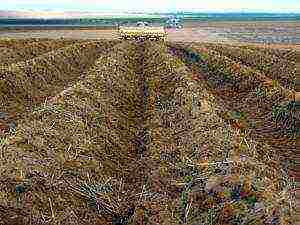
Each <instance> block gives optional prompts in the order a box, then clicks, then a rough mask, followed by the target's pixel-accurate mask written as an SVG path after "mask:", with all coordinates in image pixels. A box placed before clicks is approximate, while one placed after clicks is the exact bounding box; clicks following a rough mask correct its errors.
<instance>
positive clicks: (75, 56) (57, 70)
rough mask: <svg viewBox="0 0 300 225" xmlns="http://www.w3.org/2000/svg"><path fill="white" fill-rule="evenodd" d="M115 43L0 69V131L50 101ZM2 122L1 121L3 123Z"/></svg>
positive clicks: (84, 46)
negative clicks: (12, 121) (27, 112)
mask: <svg viewBox="0 0 300 225" xmlns="http://www.w3.org/2000/svg"><path fill="white" fill-rule="evenodd" d="M116 43H117V42H115V41H103V42H85V43H76V44H73V45H70V46H67V47H65V48H61V49H59V50H54V51H51V52H49V53H45V54H43V55H41V56H39V57H36V58H33V59H30V60H26V61H22V62H19V63H15V64H10V65H9V66H7V67H1V70H0V78H1V80H0V107H1V116H0V124H2V125H1V128H0V129H1V130H2V132H1V133H3V132H7V131H8V130H9V123H10V122H11V120H16V119H18V118H21V117H22V115H24V113H25V112H26V111H28V110H29V111H30V110H32V108H34V107H35V106H37V105H39V104H42V103H44V102H45V101H47V100H51V98H52V97H53V96H55V95H56V94H58V93H59V92H61V91H62V90H64V89H65V88H66V87H68V86H69V85H70V84H72V82H76V81H77V80H78V79H79V78H80V77H84V75H85V71H86V70H87V69H88V68H89V67H90V66H91V65H92V64H93V63H94V61H95V60H96V58H97V57H98V55H99V54H103V53H105V52H107V51H109V49H110V48H111V47H112V46H113V45H115V44H116ZM4 120H5V121H4Z"/></svg>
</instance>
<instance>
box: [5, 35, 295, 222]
mask: <svg viewBox="0 0 300 225" xmlns="http://www.w3.org/2000/svg"><path fill="white" fill-rule="evenodd" d="M20 46H24V47H22V48H21V47H20ZM295 77H296V52H295V51H294V50H285V51H275V50H271V49H266V48H260V47H257V46H230V45H228V44H212V43H210V44H209V43H196V42H191V43H180V42H161V41H143V42H135V41H119V40H65V39H61V40H51V39H40V40H39V39H29V40H0V196H1V197H0V225H7V224H16V225H18V224H20V225H21V224H22V225H23V224H26V225H27V224H28V225H29V224H32V225H35V224H49V225H50V224H51V225H52V224H53V225H58V224H59V225H60V224H61V225H65V224H66V225H69V224H70V225H71V224H76V225H77V224H78V225H79V224H80V225H81V224H82V225H83V224H87V225H88V224H99V225H101V224H103V225H105V224H114V225H125V224H126V225H133V224H137V225H146V224H149V225H150V224H151V225H154V224H162V225H179V224H187V225H199V224H203V225H242V224H243V225H250V224H251V225H293V224H296V217H295V214H296V212H295V211H296V200H295V189H296V188H295V184H296V181H297V180H298V179H299V174H297V173H296V159H295V158H296V137H297V136H298V135H299V129H298V128H299V127H300V126H299V112H297V111H296V110H295V109H296V108H297V107H299V99H298V97H296V96H297V94H296V92H295V89H296V88H295V79H296V78H295Z"/></svg>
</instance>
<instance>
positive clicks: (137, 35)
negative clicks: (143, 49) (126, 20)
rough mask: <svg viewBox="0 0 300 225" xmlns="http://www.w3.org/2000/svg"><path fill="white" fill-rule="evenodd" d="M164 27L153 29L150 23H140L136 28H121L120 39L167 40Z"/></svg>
mask: <svg viewBox="0 0 300 225" xmlns="http://www.w3.org/2000/svg"><path fill="white" fill-rule="evenodd" d="M166 36H167V33H166V31H165V29H164V27H152V26H150V25H149V23H146V22H138V23H137V24H136V26H131V27H129V26H120V27H119V39H123V40H146V39H147V40H163V41H165V40H166Z"/></svg>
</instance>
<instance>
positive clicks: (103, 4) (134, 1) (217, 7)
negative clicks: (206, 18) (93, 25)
mask: <svg viewBox="0 0 300 225" xmlns="http://www.w3.org/2000/svg"><path fill="white" fill-rule="evenodd" d="M0 10H25V11H27V10H34V11H44V10H47V11H48V10H49V11H98V12H101V11H103V12H124V11H148V12H153V11H155V12H168V11H181V10H185V11H221V12H222V11H225V12H226V11H245V12H247V11H266V12H297V13H298V12H300V0H49V1H47V0H0Z"/></svg>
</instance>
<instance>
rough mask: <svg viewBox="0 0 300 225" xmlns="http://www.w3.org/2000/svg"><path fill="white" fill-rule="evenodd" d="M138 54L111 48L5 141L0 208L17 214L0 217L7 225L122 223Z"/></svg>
mask: <svg viewBox="0 0 300 225" xmlns="http://www.w3.org/2000/svg"><path fill="white" fill-rule="evenodd" d="M136 54H138V51H136V46H134V45H128V44H127V43H123V44H119V45H116V46H115V47H113V49H112V50H111V52H110V53H109V54H108V55H104V56H101V57H100V58H98V59H97V60H96V63H95V64H94V66H93V67H92V69H90V70H89V72H88V73H87V75H86V78H85V79H84V80H82V81H79V82H78V83H77V84H76V85H74V86H73V87H70V88H68V89H67V90H65V91H63V92H62V93H61V94H59V95H57V96H55V99H54V100H53V101H52V102H46V103H45V104H44V105H41V107H39V108H38V109H36V110H34V111H33V112H32V113H30V114H28V115H27V117H26V119H25V120H24V121H23V123H22V124H20V125H19V127H18V129H17V131H16V133H15V135H12V136H11V137H10V138H8V139H7V141H6V144H5V146H2V149H1V154H2V155H1V161H0V162H1V168H2V169H1V179H2V181H5V182H2V181H1V183H2V185H1V193H7V194H6V196H5V198H1V204H2V205H4V206H5V207H6V208H7V209H9V207H10V208H15V209H16V210H17V209H21V210H22V214H23V216H21V215H22V214H20V216H18V215H16V213H15V215H14V216H15V217H14V218H13V217H9V216H6V215H5V214H3V215H1V217H3V218H4V219H6V221H7V223H9V222H12V221H14V222H16V221H17V219H18V218H19V220H20V221H21V222H23V223H25V224H27V223H28V224H29V223H30V222H31V224H37V223H38V222H39V221H42V220H43V219H44V221H47V222H46V224H74V223H75V224H111V223H112V222H113V221H115V222H116V221H122V220H123V219H124V218H125V217H126V215H124V210H125V212H126V210H127V208H129V207H130V201H129V200H128V199H127V198H128V195H129V194H128V193H127V192H130V189H129V188H130V187H129V186H128V183H127V182H126V181H127V177H129V175H130V173H131V171H132V170H133V169H132V168H131V167H132V166H135V165H138V163H137V162H136V161H137V160H135V158H137V157H136V155H137V153H136V148H137V147H136V146H138V144H137V142H136V141H137V137H138V136H139V135H140V128H139V126H140V125H139V124H141V117H140V115H141V113H142V108H143V107H142V105H141V99H140V96H141V94H139V92H138V90H139V89H140V88H139V77H137V76H136V74H135V68H136V66H137V65H136V64H135V63H136V62H137V61H136V60H134V58H137V57H136ZM98 56H99V55H98ZM4 168H5V169H4ZM125 187H126V188H125ZM135 191H138V190H135ZM131 199H132V200H134V199H135V198H131ZM124 204H125V205H124ZM28 210H29V212H30V213H29V212H28ZM74 215H75V216H74ZM21 222H20V223H21ZM23 223H22V224H23ZM117 224H118V223H117Z"/></svg>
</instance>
